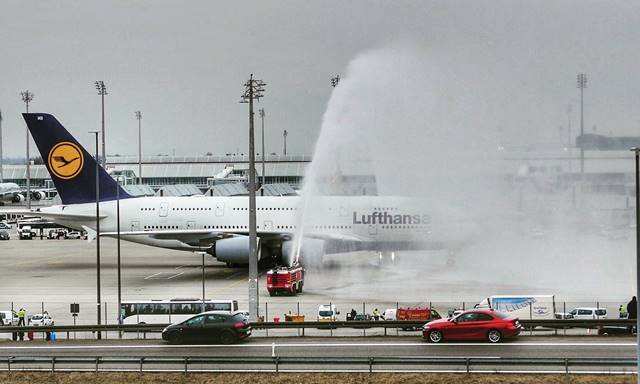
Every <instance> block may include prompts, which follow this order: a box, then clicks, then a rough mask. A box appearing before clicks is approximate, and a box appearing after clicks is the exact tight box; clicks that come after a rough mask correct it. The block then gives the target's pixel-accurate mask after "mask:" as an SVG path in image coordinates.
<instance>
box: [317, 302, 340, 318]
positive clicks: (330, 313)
mask: <svg viewBox="0 0 640 384" xmlns="http://www.w3.org/2000/svg"><path fill="white" fill-rule="evenodd" d="M339 314H340V311H338V310H337V309H336V306H335V304H322V305H320V306H318V321H337V320H338V315H339Z"/></svg>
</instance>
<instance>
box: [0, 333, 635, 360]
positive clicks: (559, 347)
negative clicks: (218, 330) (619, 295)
mask: <svg viewBox="0 0 640 384" xmlns="http://www.w3.org/2000/svg"><path fill="white" fill-rule="evenodd" d="M635 345H636V344H635V339H633V338H629V337H611V338H606V339H602V338H598V339H594V338H576V337H567V338H559V337H553V338H551V337H535V338H531V337H520V338H518V339H515V340H512V341H507V342H504V343H500V344H488V343H461V342H457V343H453V342H451V343H443V344H431V343H427V342H423V341H422V340H421V339H419V338H414V337H411V338H407V337H390V338H383V337H376V338H262V337H260V338H256V337H253V338H249V339H247V340H245V341H242V342H240V343H238V344H235V345H230V346H223V345H201V344H196V345H177V346H175V345H168V344H166V343H164V342H162V341H159V340H144V341H142V340H138V341H132V340H108V341H102V342H97V341H80V342H77V341H76V342H74V341H63V342H56V343H45V342H6V343H0V356H47V357H51V356H86V357H89V356H135V357H138V356H139V357H144V356H164V357H167V356H173V357H185V356H223V357H224V356H262V357H265V356H273V354H275V355H277V356H314V357H320V356H326V357H331V356H333V357H336V356H341V357H376V356H396V357H397V356H407V357H415V356H433V357H495V358H506V357H524V358H539V357H555V358H572V357H580V358H588V357H618V358H634V357H635V356H636V354H635Z"/></svg>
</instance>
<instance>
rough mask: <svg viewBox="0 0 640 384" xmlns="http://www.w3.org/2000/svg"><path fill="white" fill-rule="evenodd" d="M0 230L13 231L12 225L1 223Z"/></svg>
mask: <svg viewBox="0 0 640 384" xmlns="http://www.w3.org/2000/svg"><path fill="white" fill-rule="evenodd" d="M0 229H4V230H9V229H11V225H10V224H7V223H0Z"/></svg>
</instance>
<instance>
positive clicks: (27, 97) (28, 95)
mask: <svg viewBox="0 0 640 384" xmlns="http://www.w3.org/2000/svg"><path fill="white" fill-rule="evenodd" d="M20 96H22V101H24V103H25V105H26V107H27V113H29V103H30V102H32V101H33V96H34V95H33V92H29V90H26V91H24V92H20ZM30 171H31V162H30V161H29V128H28V127H27V209H31V172H30Z"/></svg>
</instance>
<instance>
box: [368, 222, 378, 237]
mask: <svg viewBox="0 0 640 384" xmlns="http://www.w3.org/2000/svg"><path fill="white" fill-rule="evenodd" d="M377 234H378V226H377V225H376V224H369V235H371V236H375V235H377Z"/></svg>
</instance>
